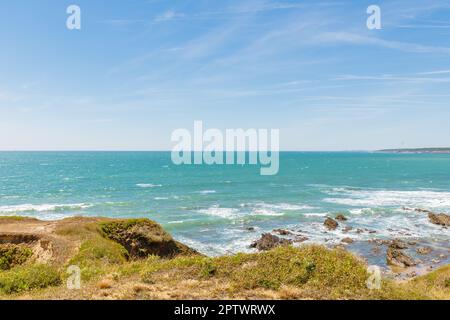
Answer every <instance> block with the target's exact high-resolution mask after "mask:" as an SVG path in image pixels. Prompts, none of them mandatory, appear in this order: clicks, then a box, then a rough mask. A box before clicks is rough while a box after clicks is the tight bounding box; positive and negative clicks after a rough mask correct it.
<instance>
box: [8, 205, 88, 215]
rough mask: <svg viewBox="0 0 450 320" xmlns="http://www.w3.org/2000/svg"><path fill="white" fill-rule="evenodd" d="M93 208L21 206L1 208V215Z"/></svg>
mask: <svg viewBox="0 0 450 320" xmlns="http://www.w3.org/2000/svg"><path fill="white" fill-rule="evenodd" d="M90 207H92V204H87V203H75V204H38V205H34V204H21V205H12V206H0V213H7V214H10V213H26V212H49V211H66V210H82V209H87V208H90Z"/></svg>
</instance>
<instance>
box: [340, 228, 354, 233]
mask: <svg viewBox="0 0 450 320" xmlns="http://www.w3.org/2000/svg"><path fill="white" fill-rule="evenodd" d="M351 230H353V228H352V227H345V228H344V229H342V232H349V231H351Z"/></svg>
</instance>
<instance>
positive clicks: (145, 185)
mask: <svg viewBox="0 0 450 320" xmlns="http://www.w3.org/2000/svg"><path fill="white" fill-rule="evenodd" d="M136 187H139V188H159V187H162V184H153V183H138V184H136Z"/></svg>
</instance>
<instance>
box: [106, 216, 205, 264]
mask: <svg viewBox="0 0 450 320" xmlns="http://www.w3.org/2000/svg"><path fill="white" fill-rule="evenodd" d="M100 229H101V231H102V233H103V235H104V236H105V237H106V238H109V239H111V240H113V241H116V242H118V243H119V244H121V245H122V246H123V247H125V249H126V250H127V251H128V253H129V254H130V256H131V257H132V258H146V257H148V256H149V255H157V256H160V257H164V258H171V257H174V256H177V255H183V254H184V255H189V254H198V253H197V252H196V251H195V250H194V249H191V248H189V247H188V246H186V245H184V244H182V243H180V242H178V241H175V240H174V239H173V238H172V236H171V235H170V234H168V233H167V232H166V231H164V229H163V228H162V227H161V226H160V225H159V224H157V223H156V222H153V221H151V220H148V219H134V220H115V221H111V222H104V223H101V224H100Z"/></svg>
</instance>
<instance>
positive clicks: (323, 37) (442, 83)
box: [0, 0, 450, 150]
mask: <svg viewBox="0 0 450 320" xmlns="http://www.w3.org/2000/svg"><path fill="white" fill-rule="evenodd" d="M70 4H76V5H79V6H80V8H81V12H82V29H81V30H80V31H77V30H72V31H70V30H68V29H67V28H66V25H65V23H66V19H67V14H66V8H67V7H68V6H69V5H70ZM371 4H376V5H379V6H380V7H381V13H382V29H381V30H368V29H367V27H366V19H367V17H368V14H367V13H366V9H367V7H368V6H369V5H371ZM0 39H1V46H0V149H2V150H166V149H167V150H168V149H170V148H171V146H172V143H171V142H170V135H171V132H172V131H173V130H174V129H177V128H192V126H193V122H194V120H203V122H204V126H205V127H207V128H213V127H214V128H222V129H224V128H279V129H280V136H281V137H280V139H281V140H280V143H281V148H282V149H284V150H373V149H379V148H391V147H392V148H395V147H426V146H450V125H449V120H450V90H449V89H450V1H449V0H446V1H440V0H429V1H424V0H423V1H417V0H404V1H395V0H391V1H375V0H372V1H339V0H336V1H331V0H317V1H292V0H291V1H288V0H284V1H267V0H248V1H247V0H246V1H243V0H240V1H237V0H235V1H226V0H223V1H218V0H215V1H212V0H210V1H205V0H184V1H179V0H176V1H169V0H127V1H118V0H117V1H107V0H71V1H54V0H33V1H31V0H28V1H24V0H16V1H9V2H6V1H3V2H2V4H1V5H0Z"/></svg>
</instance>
